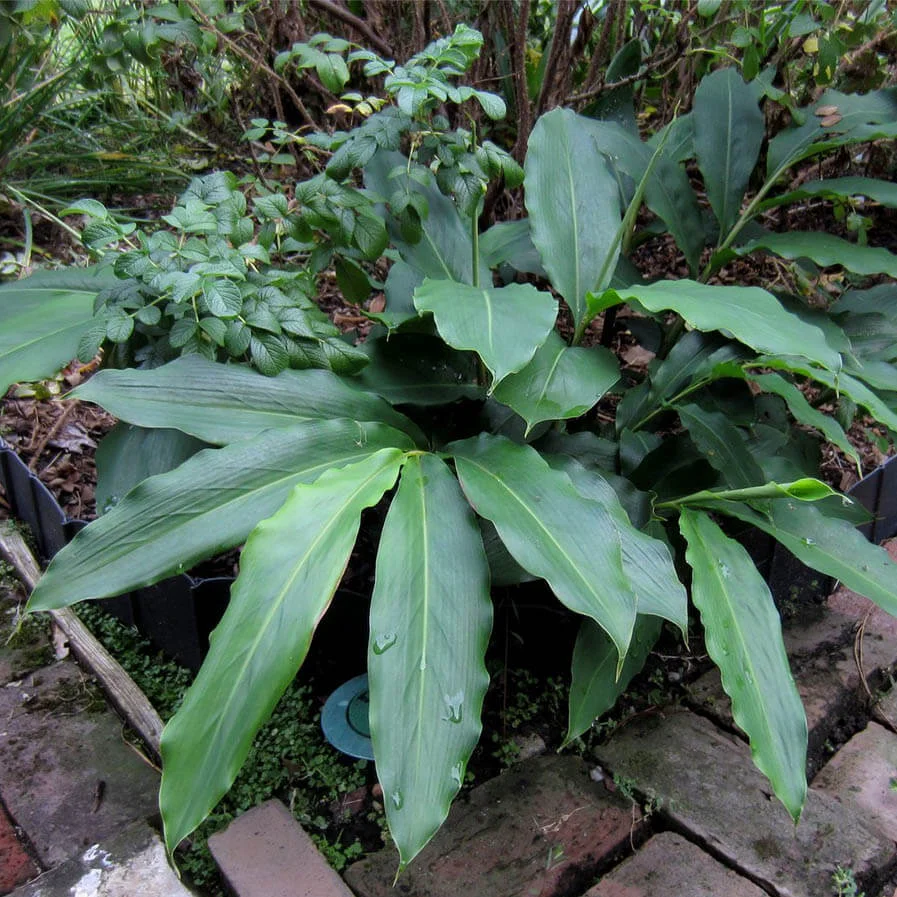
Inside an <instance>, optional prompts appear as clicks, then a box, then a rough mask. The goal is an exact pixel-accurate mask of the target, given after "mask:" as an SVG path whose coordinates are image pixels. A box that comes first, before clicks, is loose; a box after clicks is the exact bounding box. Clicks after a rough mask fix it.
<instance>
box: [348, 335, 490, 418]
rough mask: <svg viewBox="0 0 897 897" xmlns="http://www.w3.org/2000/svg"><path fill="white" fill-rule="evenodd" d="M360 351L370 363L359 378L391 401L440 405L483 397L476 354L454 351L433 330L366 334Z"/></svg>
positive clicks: (372, 390)
mask: <svg viewBox="0 0 897 897" xmlns="http://www.w3.org/2000/svg"><path fill="white" fill-rule="evenodd" d="M364 351H365V352H366V353H367V355H368V357H369V358H370V359H371V363H370V364H369V365H367V366H366V367H365V368H364V370H362V372H361V374H360V375H359V377H358V380H359V382H360V383H361V384H362V385H363V386H364V387H365V389H368V390H370V391H371V392H375V393H377V395H379V396H382V397H383V398H385V399H386V400H387V401H388V402H390V403H392V404H401V403H403V402H410V403H412V404H414V405H444V404H446V403H448V402H455V401H457V400H458V399H478V398H482V397H483V394H484V389H483V388H482V387H481V386H479V385H478V383H477V363H476V356H475V355H473V354H471V353H469V352H467V353H465V352H458V351H457V350H456V349H453V348H451V346H448V345H446V343H445V342H444V341H443V340H442V339H440V338H439V337H438V336H436V335H435V334H429V333H393V334H390V335H387V336H380V337H373V338H372V337H368V339H367V340H365V343H364Z"/></svg>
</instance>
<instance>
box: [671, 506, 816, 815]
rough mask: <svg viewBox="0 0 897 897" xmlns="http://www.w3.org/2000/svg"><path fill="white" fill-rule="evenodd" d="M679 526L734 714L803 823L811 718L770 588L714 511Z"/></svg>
mask: <svg viewBox="0 0 897 897" xmlns="http://www.w3.org/2000/svg"><path fill="white" fill-rule="evenodd" d="M679 526H680V529H681V531H682V535H683V536H684V537H685V540H686V541H687V543H688V548H687V550H686V553H685V557H686V560H687V561H688V563H689V565H690V566H691V568H692V600H693V601H694V603H695V605H696V607H697V608H698V610H699V611H700V613H701V622H702V624H703V626H704V635H705V640H706V645H707V652H708V654H710V656H711V658H712V659H713V662H714V663H715V664H716V665H717V666H718V667H719V670H720V673H721V675H722V682H723V688H724V689H725V690H726V694H728V695H729V697H730V698H731V699H732V716H733V717H734V719H735V722H736V723H738V725H739V726H740V727H741V728H742V729H743V730H744V732H745V733H747V736H748V738H749V739H750V742H751V754H752V756H753V758H754V763H755V764H756V765H757V767H758V769H760V771H761V772H762V773H763V774H764V775H765V776H766V777H767V778H768V779H769V781H770V782H771V783H772V787H773V790H774V791H775V793H776V796H777V797H778V798H779V800H780V801H782V803H783V804H784V805H785V807H786V809H787V810H788V812H789V813H790V814H791V816H792V818H793V819H794V821H795V823H796V822H797V821H798V820H799V819H800V814H801V810H802V808H803V805H804V800H805V799H806V794H807V780H806V771H805V770H806V763H807V719H806V715H805V714H804V709H803V706H802V705H801V701H800V696H799V695H798V693H797V688H796V687H795V685H794V680H793V679H792V677H791V670H790V668H789V666H788V656H787V655H786V653H785V645H784V642H783V640H782V626H781V622H780V620H779V615H778V613H777V612H776V608H775V604H774V603H773V600H772V595H771V594H770V592H769V587H768V586H767V585H766V583H765V582H764V581H763V577H762V576H760V574H759V573H758V572H757V568H756V567H755V566H754V562H753V561H752V560H751V558H750V556H749V555H748V553H747V551H745V549H744V548H742V547H741V545H739V544H738V543H737V542H735V541H734V540H733V539H730V538H728V536H726V535H725V534H724V533H723V532H722V530H721V529H720V528H719V527H718V526H717V525H716V524H715V523H714V522H713V521H712V520H711V519H710V518H709V517H708V516H707V515H706V514H703V513H701V512H700V511H691V510H689V509H687V508H684V509H683V510H682V512H681V517H680V520H679Z"/></svg>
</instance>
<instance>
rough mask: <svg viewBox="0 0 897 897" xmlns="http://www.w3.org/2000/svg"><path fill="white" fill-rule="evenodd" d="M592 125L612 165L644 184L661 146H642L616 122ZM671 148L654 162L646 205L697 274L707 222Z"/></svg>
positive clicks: (597, 141)
mask: <svg viewBox="0 0 897 897" xmlns="http://www.w3.org/2000/svg"><path fill="white" fill-rule="evenodd" d="M591 125H592V136H593V138H594V140H595V143H596V145H597V146H598V149H600V150H601V152H602V153H604V154H605V156H607V158H608V161H609V162H610V165H611V166H612V167H613V168H616V169H619V170H620V171H622V172H624V173H625V174H626V175H628V176H629V177H630V178H632V180H633V181H635V182H636V183H638V182H639V181H641V180H642V178H643V177H644V175H645V172H646V171H648V168H649V167H650V166H652V156H653V154H654V152H655V151H656V150H657V146H658V145H659V143H658V144H650V143H642V141H641V140H640V139H639V137H638V135H637V134H635V133H630V132H629V131H627V130H626V128H624V127H622V126H620V125H619V124H617V123H616V122H604V121H596V122H592V123H591ZM671 139H672V138H671ZM668 149H669V147H668V146H667V145H666V144H664V145H663V146H662V147H660V153H659V156H658V158H657V159H655V160H654V162H653V167H652V170H651V171H650V173H649V174H648V178H647V183H646V185H645V202H646V204H647V206H648V208H649V209H650V210H651V211H652V212H654V214H655V215H657V216H658V217H659V218H660V219H661V220H662V221H663V223H664V224H666V226H667V228H668V229H669V231H670V233H671V234H672V235H673V238H674V239H675V240H676V244H677V245H678V246H679V248H680V249H681V250H682V252H683V254H684V255H685V259H686V261H687V262H688V264H689V267H690V268H691V269H692V270H693V271H694V270H695V269H696V268H697V265H698V262H699V260H700V254H701V250H702V249H703V248H704V241H705V235H704V221H703V217H702V215H701V209H700V207H699V206H698V202H697V199H696V198H695V191H694V189H693V188H692V186H691V183H690V181H689V179H688V175H687V174H686V172H685V168H684V167H683V166H681V165H679V164H678V161H677V160H676V158H675V153H674V154H673V155H671V154H669V153H668Z"/></svg>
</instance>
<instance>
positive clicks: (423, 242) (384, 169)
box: [364, 151, 489, 284]
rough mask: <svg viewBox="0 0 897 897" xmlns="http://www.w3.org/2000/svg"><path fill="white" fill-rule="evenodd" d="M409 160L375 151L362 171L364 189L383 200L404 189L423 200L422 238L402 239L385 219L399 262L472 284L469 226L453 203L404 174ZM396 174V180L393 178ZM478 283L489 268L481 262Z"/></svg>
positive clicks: (486, 277) (483, 280)
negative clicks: (370, 189)
mask: <svg viewBox="0 0 897 897" xmlns="http://www.w3.org/2000/svg"><path fill="white" fill-rule="evenodd" d="M407 166H408V160H407V159H406V158H405V157H404V156H403V155H402V154H401V153H387V152H382V151H381V152H378V153H377V154H376V155H375V156H374V158H373V159H371V161H370V162H368V164H367V165H365V168H364V180H365V184H366V186H368V187H370V188H372V189H373V190H374V191H375V192H377V193H379V194H380V195H381V196H382V197H384V199H387V198H389V197H391V196H392V194H393V192H394V191H396V190H397V189H407V190H409V191H411V192H413V193H416V194H418V195H419V196H421V197H423V200H424V204H425V206H426V209H427V214H426V216H424V220H423V222H422V234H421V238H420V239H419V240H416V241H411V240H408V239H405V237H404V236H403V234H402V231H401V228H400V227H399V226H398V224H397V223H396V221H395V220H394V219H393V218H391V217H390V218H387V224H388V226H389V233H390V238H391V240H392V243H393V245H394V246H395V247H396V249H398V251H399V254H400V255H401V256H402V260H403V261H404V262H406V263H407V264H408V265H409V266H410V267H411V268H413V269H414V270H415V271H417V272H419V273H420V274H422V275H423V276H424V277H432V278H436V279H440V280H441V279H449V280H454V281H456V282H458V283H466V284H472V283H473V282H474V280H473V236H472V229H471V226H470V223H469V222H468V221H465V220H464V219H462V217H461V215H460V214H459V213H458V210H457V209H456V208H455V204H454V203H453V202H452V200H451V199H449V198H448V197H447V196H443V195H442V193H440V192H439V190H438V189H436V187H435V185H432V184H430V185H423V184H420V183H419V182H418V181H416V180H414V179H412V178H409V177H407V175H405V174H404V171H405V169H407ZM394 172H398V173H399V175H400V176H399V177H393V173H394ZM479 282H480V283H488V282H489V269H488V267H487V266H486V264H485V263H484V261H483V260H482V259H481V260H480V269H479Z"/></svg>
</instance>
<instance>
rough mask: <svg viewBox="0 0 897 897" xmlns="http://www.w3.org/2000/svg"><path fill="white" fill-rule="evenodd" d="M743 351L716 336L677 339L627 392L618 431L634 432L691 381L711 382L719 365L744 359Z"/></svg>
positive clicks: (691, 335)
mask: <svg viewBox="0 0 897 897" xmlns="http://www.w3.org/2000/svg"><path fill="white" fill-rule="evenodd" d="M744 355H745V349H744V348H743V347H742V346H740V345H738V343H733V342H732V341H731V340H727V339H724V338H723V337H721V336H719V335H717V334H705V333H702V332H701V331H700V330H692V331H690V332H689V333H686V334H684V335H683V337H682V339H680V340H678V341H677V342H676V344H675V345H674V346H673V348H672V349H671V350H670V353H669V355H667V357H666V358H665V359H663V361H658V360H657V359H654V360H652V361H650V362H649V363H648V374H649V376H648V378H647V379H646V380H645V381H644V382H643V383H640V384H639V385H638V386H635V387H633V388H631V389H627V390H626V392H625V394H624V395H623V400H622V401H621V402H620V404H619V405H618V406H617V416H616V426H617V432H618V433H619V432H622V431H623V430H625V429H627V428H630V429H633V430H637V429H638V428H639V427H640V426H642V425H643V424H644V423H646V422H647V421H648V420H650V419H651V418H652V417H653V416H654V415H655V413H656V412H658V411H660V410H662V409H663V408H665V407H666V405H667V403H668V401H669V400H671V399H673V398H674V397H675V396H676V395H677V394H678V393H679V392H680V391H681V390H683V389H684V388H686V387H687V386H689V385H691V384H692V383H694V382H701V381H703V380H708V381H709V380H710V379H712V376H713V371H714V369H715V368H717V366H718V365H721V364H723V363H724V362H728V361H737V360H738V359H740V358H743V357H744Z"/></svg>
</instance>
